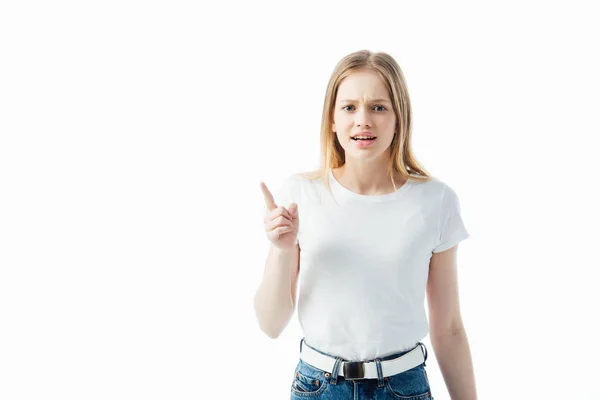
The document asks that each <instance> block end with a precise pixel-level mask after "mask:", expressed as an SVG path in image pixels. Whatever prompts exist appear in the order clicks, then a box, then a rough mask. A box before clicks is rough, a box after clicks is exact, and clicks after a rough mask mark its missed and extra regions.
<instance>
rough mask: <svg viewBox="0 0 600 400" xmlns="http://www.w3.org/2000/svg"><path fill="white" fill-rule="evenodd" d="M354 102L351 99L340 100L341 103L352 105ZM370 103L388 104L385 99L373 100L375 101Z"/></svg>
mask: <svg viewBox="0 0 600 400" xmlns="http://www.w3.org/2000/svg"><path fill="white" fill-rule="evenodd" d="M355 101H356V100H351V99H346V100H342V101H341V102H342V103H353V102H355ZM371 101H372V102H378V103H390V101H389V100H386V99H375V100H371ZM390 104H391V103H390Z"/></svg>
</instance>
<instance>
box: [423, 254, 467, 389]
mask: <svg viewBox="0 0 600 400" xmlns="http://www.w3.org/2000/svg"><path fill="white" fill-rule="evenodd" d="M457 249H458V245H456V246H454V247H452V248H450V249H448V250H446V251H442V252H440V253H433V256H432V257H431V260H430V263H429V278H428V280H427V303H428V305H429V326H430V334H431V335H430V336H431V344H432V346H433V350H434V353H435V356H436V359H437V361H438V364H439V366H440V370H441V372H442V376H443V377H444V381H445V383H446V387H447V388H448V392H449V393H450V398H451V399H453V400H476V399H477V392H476V388H475V376H474V372H473V363H472V360H471V350H470V348H469V342H468V339H467V333H466V331H465V328H464V325H463V322H462V317H461V314H460V305H459V296H458V279H457V271H456V269H457V267H456V253H457Z"/></svg>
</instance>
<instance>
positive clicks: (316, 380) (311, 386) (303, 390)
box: [291, 361, 328, 397]
mask: <svg viewBox="0 0 600 400" xmlns="http://www.w3.org/2000/svg"><path fill="white" fill-rule="evenodd" d="M327 384H328V381H327V379H326V377H325V372H324V371H321V370H319V369H316V368H313V367H311V366H310V365H308V364H306V363H304V362H302V361H300V362H299V363H298V366H297V367H296V370H295V371H294V380H293V381H292V387H291V391H292V394H294V395H296V396H300V397H311V396H318V395H320V394H321V393H323V391H324V390H325V387H326V386H327Z"/></svg>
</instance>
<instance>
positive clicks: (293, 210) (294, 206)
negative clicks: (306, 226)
mask: <svg viewBox="0 0 600 400" xmlns="http://www.w3.org/2000/svg"><path fill="white" fill-rule="evenodd" d="M288 211H289V212H290V214H292V216H294V217H295V216H297V215H298V204H296V203H292V204H290V206H289V207H288Z"/></svg>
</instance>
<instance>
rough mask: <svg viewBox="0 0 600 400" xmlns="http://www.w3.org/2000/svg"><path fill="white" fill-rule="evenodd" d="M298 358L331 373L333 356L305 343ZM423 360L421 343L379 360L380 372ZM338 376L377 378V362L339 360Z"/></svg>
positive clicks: (396, 371)
mask: <svg viewBox="0 0 600 400" xmlns="http://www.w3.org/2000/svg"><path fill="white" fill-rule="evenodd" d="M300 358H301V359H302V361H304V362H306V363H307V364H310V365H312V366H313V367H315V368H318V369H320V370H322V371H326V372H329V373H333V367H334V365H335V361H336V359H335V358H332V357H330V356H326V355H324V354H321V353H319V352H318V351H315V350H313V349H312V348H310V347H309V346H308V345H306V343H304V345H303V346H302V352H301V353H300ZM424 362H425V357H424V354H423V350H421V345H417V347H415V348H414V349H412V350H411V351H409V352H408V353H406V354H403V355H401V356H400V357H398V358H395V359H393V360H387V361H381V372H382V374H383V376H384V377H386V376H392V375H396V374H399V373H401V372H404V371H407V370H409V369H411V368H414V367H416V366H418V365H421V364H423V363H424ZM338 376H343V377H345V378H346V379H378V375H377V364H376V363H375V361H370V362H360V361H358V362H356V361H353V362H350V361H340V366H339V368H338Z"/></svg>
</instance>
